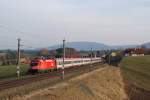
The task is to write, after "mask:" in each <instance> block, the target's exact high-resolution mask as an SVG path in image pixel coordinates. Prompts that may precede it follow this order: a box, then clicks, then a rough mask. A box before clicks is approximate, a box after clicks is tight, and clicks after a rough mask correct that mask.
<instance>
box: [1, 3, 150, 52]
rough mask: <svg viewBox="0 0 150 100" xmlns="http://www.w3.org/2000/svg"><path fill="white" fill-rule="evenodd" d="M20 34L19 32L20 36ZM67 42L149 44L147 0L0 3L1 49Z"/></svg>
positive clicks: (149, 6)
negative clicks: (19, 45)
mask: <svg viewBox="0 0 150 100" xmlns="http://www.w3.org/2000/svg"><path fill="white" fill-rule="evenodd" d="M20 32H21V33H20ZM17 37H21V38H22V43H23V44H24V45H27V46H33V47H45V46H51V45H54V44H59V43H61V42H62V39H63V38H64V37H65V38H66V39H67V41H93V42H100V43H105V44H109V45H122V44H140V43H143V42H147V41H150V0H0V49H1V48H12V47H13V48H14V47H16V42H17V41H16V39H17Z"/></svg>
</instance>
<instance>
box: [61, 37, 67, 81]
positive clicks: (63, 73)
mask: <svg viewBox="0 0 150 100" xmlns="http://www.w3.org/2000/svg"><path fill="white" fill-rule="evenodd" d="M65 41H66V40H65V39H64V40H63V66H62V79H64V75H65V71H64V69H65V56H66V53H65Z"/></svg>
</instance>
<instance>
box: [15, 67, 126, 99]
mask: <svg viewBox="0 0 150 100" xmlns="http://www.w3.org/2000/svg"><path fill="white" fill-rule="evenodd" d="M15 99H17V98H15ZM20 99H24V100H125V99H127V96H126V94H125V91H124V84H123V81H122V77H121V75H120V69H119V68H115V67H106V68H104V69H98V70H96V71H94V72H91V73H88V74H84V75H81V76H79V77H76V78H73V79H71V80H69V81H67V82H63V83H60V84H57V85H55V86H53V87H49V88H47V89H45V90H42V91H38V92H35V93H32V94H30V95H27V96H25V97H23V98H18V100H20Z"/></svg>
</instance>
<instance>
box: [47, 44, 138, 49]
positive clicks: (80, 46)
mask: <svg viewBox="0 0 150 100" xmlns="http://www.w3.org/2000/svg"><path fill="white" fill-rule="evenodd" d="M138 46H139V45H122V46H119V45H116V46H110V45H105V44H103V43H97V42H67V43H66V47H70V48H75V49H76V50H78V51H81V50H91V48H92V49H93V50H109V49H125V48H135V47H138ZM57 48H62V45H54V46H51V47H48V49H49V50H52V49H57Z"/></svg>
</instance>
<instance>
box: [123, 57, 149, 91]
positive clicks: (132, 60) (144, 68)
mask: <svg viewBox="0 0 150 100" xmlns="http://www.w3.org/2000/svg"><path fill="white" fill-rule="evenodd" d="M120 65H121V70H122V74H123V76H124V78H125V79H127V80H128V81H129V82H130V83H132V84H134V85H135V86H137V87H139V88H142V89H144V90H148V91H150V56H139V57H125V58H124V59H123V60H122V62H121V64H120Z"/></svg>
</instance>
